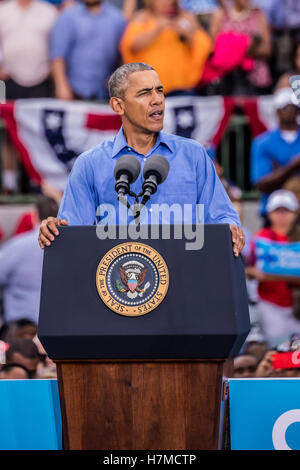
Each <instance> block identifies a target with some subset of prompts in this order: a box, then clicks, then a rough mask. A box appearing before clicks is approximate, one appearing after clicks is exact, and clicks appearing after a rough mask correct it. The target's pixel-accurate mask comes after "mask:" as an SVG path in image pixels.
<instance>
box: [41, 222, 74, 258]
mask: <svg viewBox="0 0 300 470" xmlns="http://www.w3.org/2000/svg"><path fill="white" fill-rule="evenodd" d="M68 224H69V222H68V221H67V220H66V219H59V218H58V217H48V218H47V219H44V220H43V221H42V223H41V226H40V232H39V238H38V241H39V245H40V247H41V248H42V250H43V249H44V248H45V246H50V245H51V242H53V240H54V238H55V237H54V235H59V231H58V229H57V227H58V226H60V225H68Z"/></svg>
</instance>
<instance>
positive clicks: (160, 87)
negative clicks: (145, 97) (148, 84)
mask: <svg viewBox="0 0 300 470" xmlns="http://www.w3.org/2000/svg"><path fill="white" fill-rule="evenodd" d="M155 89H156V90H163V86H162V85H159V86H157V87H156V88H155ZM151 90H153V87H152V88H142V89H141V90H138V91H137V93H136V94H137V95H138V94H140V93H143V92H148V91H151Z"/></svg>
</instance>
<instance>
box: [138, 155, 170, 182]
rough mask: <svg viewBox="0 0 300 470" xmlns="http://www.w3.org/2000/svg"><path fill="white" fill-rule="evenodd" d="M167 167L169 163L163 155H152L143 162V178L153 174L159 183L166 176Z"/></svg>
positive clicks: (168, 167)
mask: <svg viewBox="0 0 300 470" xmlns="http://www.w3.org/2000/svg"><path fill="white" fill-rule="evenodd" d="M169 169H170V164H169V162H168V160H167V159H166V158H165V157H162V156H161V155H152V156H151V157H149V158H148V159H147V161H146V163H145V166H144V169H143V176H144V179H147V178H149V176H151V175H153V174H154V175H155V176H156V177H157V179H158V181H157V182H158V184H161V183H163V182H164V181H165V179H166V177H167V176H168V173H169Z"/></svg>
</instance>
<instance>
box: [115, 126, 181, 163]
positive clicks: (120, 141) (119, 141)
mask: <svg viewBox="0 0 300 470" xmlns="http://www.w3.org/2000/svg"><path fill="white" fill-rule="evenodd" d="M160 145H165V146H166V147H167V148H168V149H169V150H170V152H174V145H173V142H172V140H171V139H170V137H169V135H168V134H166V133H165V132H159V133H158V136H157V140H156V143H155V145H154V147H153V148H152V149H151V152H152V151H153V150H154V149H157V148H158V147H159V146H160ZM126 147H127V148H130V147H129V145H128V144H127V142H126V139H125V137H124V133H123V126H122V127H121V129H120V130H119V132H118V133H117V135H116V137H115V140H114V144H113V150H112V158H114V157H116V156H117V155H118V154H119V153H120V152H121V151H122V150H124V148H126ZM130 150H131V148H130ZM133 150H134V149H133Z"/></svg>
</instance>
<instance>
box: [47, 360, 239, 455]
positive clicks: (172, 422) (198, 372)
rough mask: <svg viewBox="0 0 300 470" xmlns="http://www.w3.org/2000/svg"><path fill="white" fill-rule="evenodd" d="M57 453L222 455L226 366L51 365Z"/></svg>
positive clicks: (220, 363) (171, 363)
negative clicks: (57, 407) (60, 445)
mask: <svg viewBox="0 0 300 470" xmlns="http://www.w3.org/2000/svg"><path fill="white" fill-rule="evenodd" d="M56 365H57V376H58V384H59V392H60V402H61V412H62V421H63V441H64V449H70V450H91V449H93V450H140V449H141V450H215V449H220V448H222V443H223V430H224V415H225V413H224V409H225V407H224V400H225V394H224V378H227V377H229V376H231V371H232V360H226V361H225V360H153V361H149V360H140V361H129V360H128V361H127V360H122V361H118V360H113V361H104V360H103V361H102V360H93V361H92V360H91V361H78V362H77V361H76V362H74V361H72V362H71V361H56Z"/></svg>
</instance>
